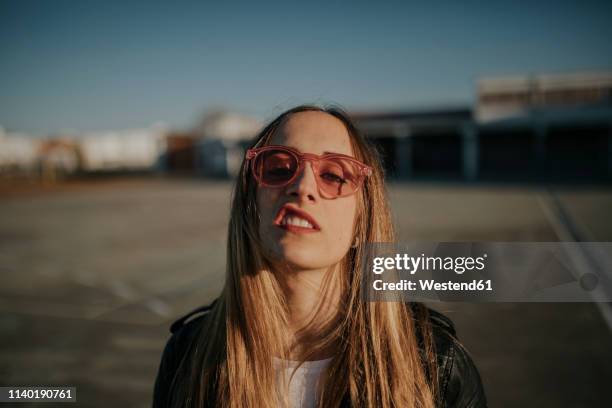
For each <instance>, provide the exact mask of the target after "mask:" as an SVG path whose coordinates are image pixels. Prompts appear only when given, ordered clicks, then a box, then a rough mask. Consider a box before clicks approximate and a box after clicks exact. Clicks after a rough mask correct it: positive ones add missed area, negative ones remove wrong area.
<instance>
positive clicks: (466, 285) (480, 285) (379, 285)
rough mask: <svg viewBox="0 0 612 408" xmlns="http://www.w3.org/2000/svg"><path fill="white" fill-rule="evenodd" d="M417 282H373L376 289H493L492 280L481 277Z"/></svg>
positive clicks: (421, 280) (404, 280) (403, 280)
mask: <svg viewBox="0 0 612 408" xmlns="http://www.w3.org/2000/svg"><path fill="white" fill-rule="evenodd" d="M418 282H419V283H418V285H417V283H416V282H414V281H411V280H407V279H402V280H401V281H399V282H384V281H382V280H380V279H379V280H375V281H374V282H373V284H372V286H373V287H374V290H402V291H404V290H424V291H426V290H428V291H431V290H435V291H455V290H458V291H484V290H493V286H492V284H491V280H490V279H487V280H484V279H480V280H473V281H471V282H452V281H448V282H436V281H435V280H433V279H420V280H419V281H418Z"/></svg>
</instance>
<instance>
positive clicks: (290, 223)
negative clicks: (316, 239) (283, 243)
mask: <svg viewBox="0 0 612 408" xmlns="http://www.w3.org/2000/svg"><path fill="white" fill-rule="evenodd" d="M274 225H276V226H277V227H281V228H285V229H289V230H301V231H320V230H321V227H320V226H319V224H318V223H317V221H316V220H315V219H314V217H312V216H311V215H310V214H308V213H307V212H306V211H304V210H302V209H300V208H298V207H295V206H292V205H290V204H285V205H283V206H282V207H281V208H280V210H279V211H278V214H277V215H276V218H275V219H274ZM311 226H312V227H311Z"/></svg>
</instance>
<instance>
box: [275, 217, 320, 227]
mask: <svg viewBox="0 0 612 408" xmlns="http://www.w3.org/2000/svg"><path fill="white" fill-rule="evenodd" d="M281 225H295V226H298V227H304V228H314V227H313V226H312V224H311V223H309V222H308V221H306V220H305V219H303V218H300V217H297V216H295V215H285V216H284V217H283V219H282V221H281Z"/></svg>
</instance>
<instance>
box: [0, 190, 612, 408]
mask: <svg viewBox="0 0 612 408" xmlns="http://www.w3.org/2000/svg"><path fill="white" fill-rule="evenodd" d="M230 191H231V186H230V184H229V183H225V182H220V183H213V182H204V181H198V180H163V179H150V180H125V181H122V180H115V181H96V182H95V183H93V184H83V183H75V184H70V185H66V186H61V187H51V188H45V189H40V188H36V187H28V188H11V189H0V274H1V276H2V285H1V286H0V346H1V349H0V350H1V351H0V385H2V386H7V385H21V386H23V385H70V386H76V387H77V400H78V403H77V406H83V407H106V406H108V405H109V404H113V405H115V406H122V407H123V406H129V407H147V406H150V404H151V395H152V387H153V381H154V378H155V375H156V370H157V367H158V364H159V358H160V353H161V350H162V348H163V346H164V344H165V342H166V340H167V338H168V335H169V332H168V327H169V324H170V323H171V322H172V321H173V319H175V318H176V317H177V316H179V315H181V314H183V313H185V312H187V311H189V310H191V309H192V308H194V307H197V306H199V305H202V304H206V303H208V302H209V301H210V300H212V299H213V298H214V297H215V296H216V294H218V293H219V290H220V288H221V287H222V280H223V271H224V265H225V234H226V225H227V221H228V203H229V197H230ZM557 194H558V196H559V197H560V199H561V201H562V203H563V204H564V206H565V207H566V208H567V209H568V211H569V213H570V214H571V216H572V219H574V221H575V222H576V225H577V226H578V227H579V228H580V229H581V231H583V232H584V234H586V235H587V236H588V237H589V239H591V240H599V241H612V215H611V213H610V208H612V191H611V190H605V189H601V188H597V189H595V188H593V189H563V190H559V191H557ZM390 196H391V199H392V206H393V210H394V216H395V220H396V224H397V225H398V227H399V239H400V240H402V241H408V240H420V241H428V240H429V241H460V240H461V241H557V240H558V235H557V233H556V231H555V229H554V228H553V227H552V223H551V219H550V216H549V215H547V214H548V212H547V210H546V206H547V201H546V200H547V199H546V194H545V191H544V190H540V189H537V188H533V187H530V188H524V187H512V186H459V185H454V186H453V185H435V184H419V185H415V184H391V185H390ZM432 306H433V307H436V308H437V309H440V310H442V311H444V312H445V313H446V314H448V315H449V316H450V317H451V318H452V319H453V320H454V321H455V323H456V325H457V331H458V334H459V337H460V339H461V340H462V341H463V342H464V344H465V345H466V347H467V348H468V350H470V351H471V353H472V355H473V357H474V360H475V362H476V364H477V366H478V367H479V369H480V372H481V375H482V377H483V381H484V385H485V390H486V392H487V396H488V399H489V402H490V404H489V405H490V406H491V407H515V406H529V407H532V406H533V407H601V406H610V403H611V399H610V396H609V393H608V392H607V387H608V386H609V384H611V383H612V365H611V364H610V362H612V333H611V331H610V328H609V327H608V326H607V325H606V323H605V321H604V319H603V318H602V315H601V313H600V311H599V310H598V308H597V307H596V305H594V304H588V303H582V304H580V303H575V304H569V303H567V304H561V303H551V304H517V303H497V304H493V303H489V304H467V303H446V304H435V305H432ZM3 406H4V405H3ZM7 406H8V404H7ZM17 406H20V407H26V406H28V404H18V405H17ZM29 406H35V405H34V404H30V405H29ZM45 406H52V404H46V405H45Z"/></svg>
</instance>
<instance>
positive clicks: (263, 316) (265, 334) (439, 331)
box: [153, 106, 486, 408]
mask: <svg viewBox="0 0 612 408" xmlns="http://www.w3.org/2000/svg"><path fill="white" fill-rule="evenodd" d="M393 240H394V232H393V226H392V224H391V216H390V210H389V207H388V203H387V200H386V196H385V189H384V181H383V172H382V169H381V165H380V161H379V158H378V156H377V154H376V150H375V149H373V148H372V147H371V146H370V145H369V144H368V143H367V141H366V140H365V139H364V138H363V137H362V136H361V135H360V134H359V132H358V131H357V130H356V128H355V127H354V125H353V124H352V122H351V120H350V119H349V118H348V116H347V115H346V114H344V113H343V112H342V111H340V110H338V109H335V108H332V109H323V108H318V107H314V106H299V107H296V108H294V109H291V110H289V111H286V112H284V113H283V114H281V115H280V116H279V117H278V118H276V119H275V120H274V121H272V122H271V123H270V124H269V125H268V126H266V127H265V128H264V129H263V130H262V131H261V132H260V134H259V135H258V137H257V138H256V139H255V141H254V144H253V146H252V148H251V149H249V150H248V151H247V155H246V157H245V160H244V162H243V164H242V168H241V170H240V174H239V177H238V180H237V183H236V187H235V191H234V194H233V202H232V208H231V218H230V223H229V231H228V246H227V274H226V282H225V287H224V290H223V293H222V294H221V296H220V297H219V299H217V300H216V301H215V302H214V303H213V304H212V305H211V306H209V307H204V308H201V309H198V310H196V311H194V312H193V313H191V314H189V315H187V316H185V317H184V318H183V319H181V320H179V321H177V322H175V323H174V324H173V326H172V328H171V331H172V333H173V335H172V337H171V338H170V340H169V341H168V344H167V345H166V348H165V350H164V353H163V356H162V361H161V365H160V368H159V373H158V376H157V380H156V384H155V392H154V403H153V405H154V407H166V406H169V407H185V406H187V407H202V406H221V407H236V408H238V407H240V408H242V407H257V408H259V407H279V406H281V407H282V406H294V407H312V406H319V407H339V406H354V407H434V406H448V407H451V406H452V407H456V406H457V407H481V406H486V402H485V397H484V392H483V389H482V385H481V381H480V377H479V375H478V372H477V370H476V368H475V366H474V365H473V363H472V361H471V359H470V358H469V356H468V354H467V353H466V351H465V350H464V349H463V347H462V346H461V345H460V344H459V343H458V342H457V341H456V340H455V338H454V330H453V326H452V323H450V321H449V320H448V319H447V318H445V317H444V316H442V315H440V314H438V313H436V312H433V311H430V310H428V309H426V308H425V307H424V306H422V305H420V304H406V303H402V302H364V301H363V300H362V297H361V289H360V280H361V273H362V271H361V268H359V267H357V265H361V260H362V259H363V257H364V256H365V250H364V246H363V245H362V244H363V243H367V242H393Z"/></svg>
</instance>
